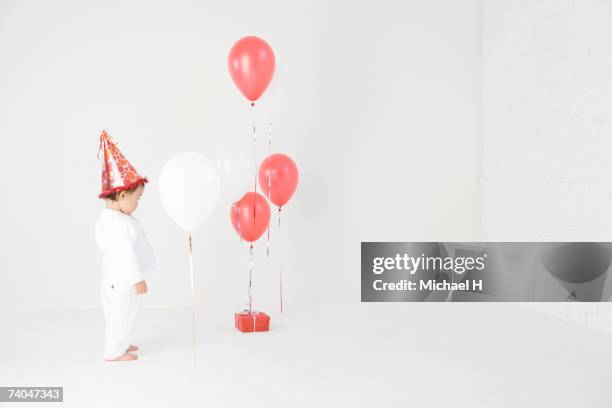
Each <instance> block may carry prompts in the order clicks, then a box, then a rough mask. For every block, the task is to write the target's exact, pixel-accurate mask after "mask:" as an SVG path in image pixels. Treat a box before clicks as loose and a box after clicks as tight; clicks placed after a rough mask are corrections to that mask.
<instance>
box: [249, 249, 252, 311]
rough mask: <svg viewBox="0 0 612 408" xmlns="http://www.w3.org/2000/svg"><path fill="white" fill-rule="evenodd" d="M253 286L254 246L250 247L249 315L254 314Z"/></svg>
mask: <svg viewBox="0 0 612 408" xmlns="http://www.w3.org/2000/svg"><path fill="white" fill-rule="evenodd" d="M252 286H253V244H251V246H250V247H249V314H251V313H252V312H253V295H252V292H251V288H252Z"/></svg>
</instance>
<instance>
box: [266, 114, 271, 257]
mask: <svg viewBox="0 0 612 408" xmlns="http://www.w3.org/2000/svg"><path fill="white" fill-rule="evenodd" d="M271 153H272V122H269V123H268V157H270V155H271ZM270 173H271V172H270V169H269V168H268V200H270V195H271V193H272V190H271V189H270V187H271V184H272V182H271V181H270V180H271V175H270ZM266 256H270V223H268V241H267V242H266Z"/></svg>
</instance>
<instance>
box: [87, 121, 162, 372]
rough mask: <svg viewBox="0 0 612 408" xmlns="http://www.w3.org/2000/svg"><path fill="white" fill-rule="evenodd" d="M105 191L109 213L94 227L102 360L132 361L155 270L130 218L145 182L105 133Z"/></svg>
mask: <svg viewBox="0 0 612 408" xmlns="http://www.w3.org/2000/svg"><path fill="white" fill-rule="evenodd" d="M100 151H102V153H103V168H102V192H101V193H100V195H99V197H100V198H103V199H104V200H105V202H106V208H104V209H103V210H102V213H101V214H100V216H99V217H98V221H97V223H96V241H97V244H98V247H99V249H100V251H101V253H102V287H101V294H102V306H103V309H104V319H105V321H106V336H105V347H104V359H105V360H107V361H131V360H136V359H137V358H138V356H137V355H136V354H134V353H135V352H137V351H138V347H137V346H135V345H133V344H131V338H132V333H133V331H134V326H135V324H136V321H137V318H138V312H139V308H140V299H141V295H143V294H145V293H147V290H148V289H147V283H146V281H145V275H146V274H147V273H149V272H150V271H151V270H152V269H153V268H154V266H155V260H154V258H153V250H152V248H151V245H150V244H149V242H148V240H147V237H146V235H145V233H144V231H143V229H142V227H141V225H140V223H139V222H138V220H137V219H136V218H134V217H133V216H132V213H133V212H134V211H135V210H136V208H137V207H138V200H139V199H140V197H141V196H142V194H143V192H144V185H145V183H147V179H146V178H144V177H141V176H139V175H138V173H137V172H136V170H135V169H134V168H133V167H132V166H131V165H130V163H129V162H128V161H127V160H126V159H125V157H124V156H123V155H122V154H121V152H120V151H119V150H118V149H117V146H116V145H115V144H114V143H113V142H112V141H111V139H110V138H109V136H108V134H107V133H106V132H105V131H103V132H102V134H101V135H100Z"/></svg>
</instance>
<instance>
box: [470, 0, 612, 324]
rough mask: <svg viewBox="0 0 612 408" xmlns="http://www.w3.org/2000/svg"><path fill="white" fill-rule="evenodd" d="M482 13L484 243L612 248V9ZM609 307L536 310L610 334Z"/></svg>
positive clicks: (604, 5)
mask: <svg viewBox="0 0 612 408" xmlns="http://www.w3.org/2000/svg"><path fill="white" fill-rule="evenodd" d="M483 7H484V10H483V44H482V58H483V103H482V105H483V116H482V118H483V119H482V120H483V123H482V125H483V127H482V132H483V162H482V163H483V168H482V179H481V188H482V209H483V212H482V228H483V231H482V235H483V239H485V240H499V241H524V240H525V241H527V240H536V241H612V215H611V214H612V45H611V44H612V0H580V1H578V0H485V1H484V3H483ZM608 279H612V277H608ZM610 306H611V305H610V304H607V303H606V304H539V305H536V304H534V305H532V307H534V308H536V309H538V310H542V311H545V312H548V313H552V314H554V315H556V316H558V317H561V318H564V319H566V320H568V321H571V322H574V323H580V324H586V325H588V326H591V327H594V328H598V329H603V330H609V331H612V309H611V308H610Z"/></svg>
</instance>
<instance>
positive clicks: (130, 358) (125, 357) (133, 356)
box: [106, 353, 138, 361]
mask: <svg viewBox="0 0 612 408" xmlns="http://www.w3.org/2000/svg"><path fill="white" fill-rule="evenodd" d="M137 359H138V356H137V355H136V354H130V353H125V354H124V355H122V356H119V357H117V358H114V359H112V360H106V361H133V360H137Z"/></svg>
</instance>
